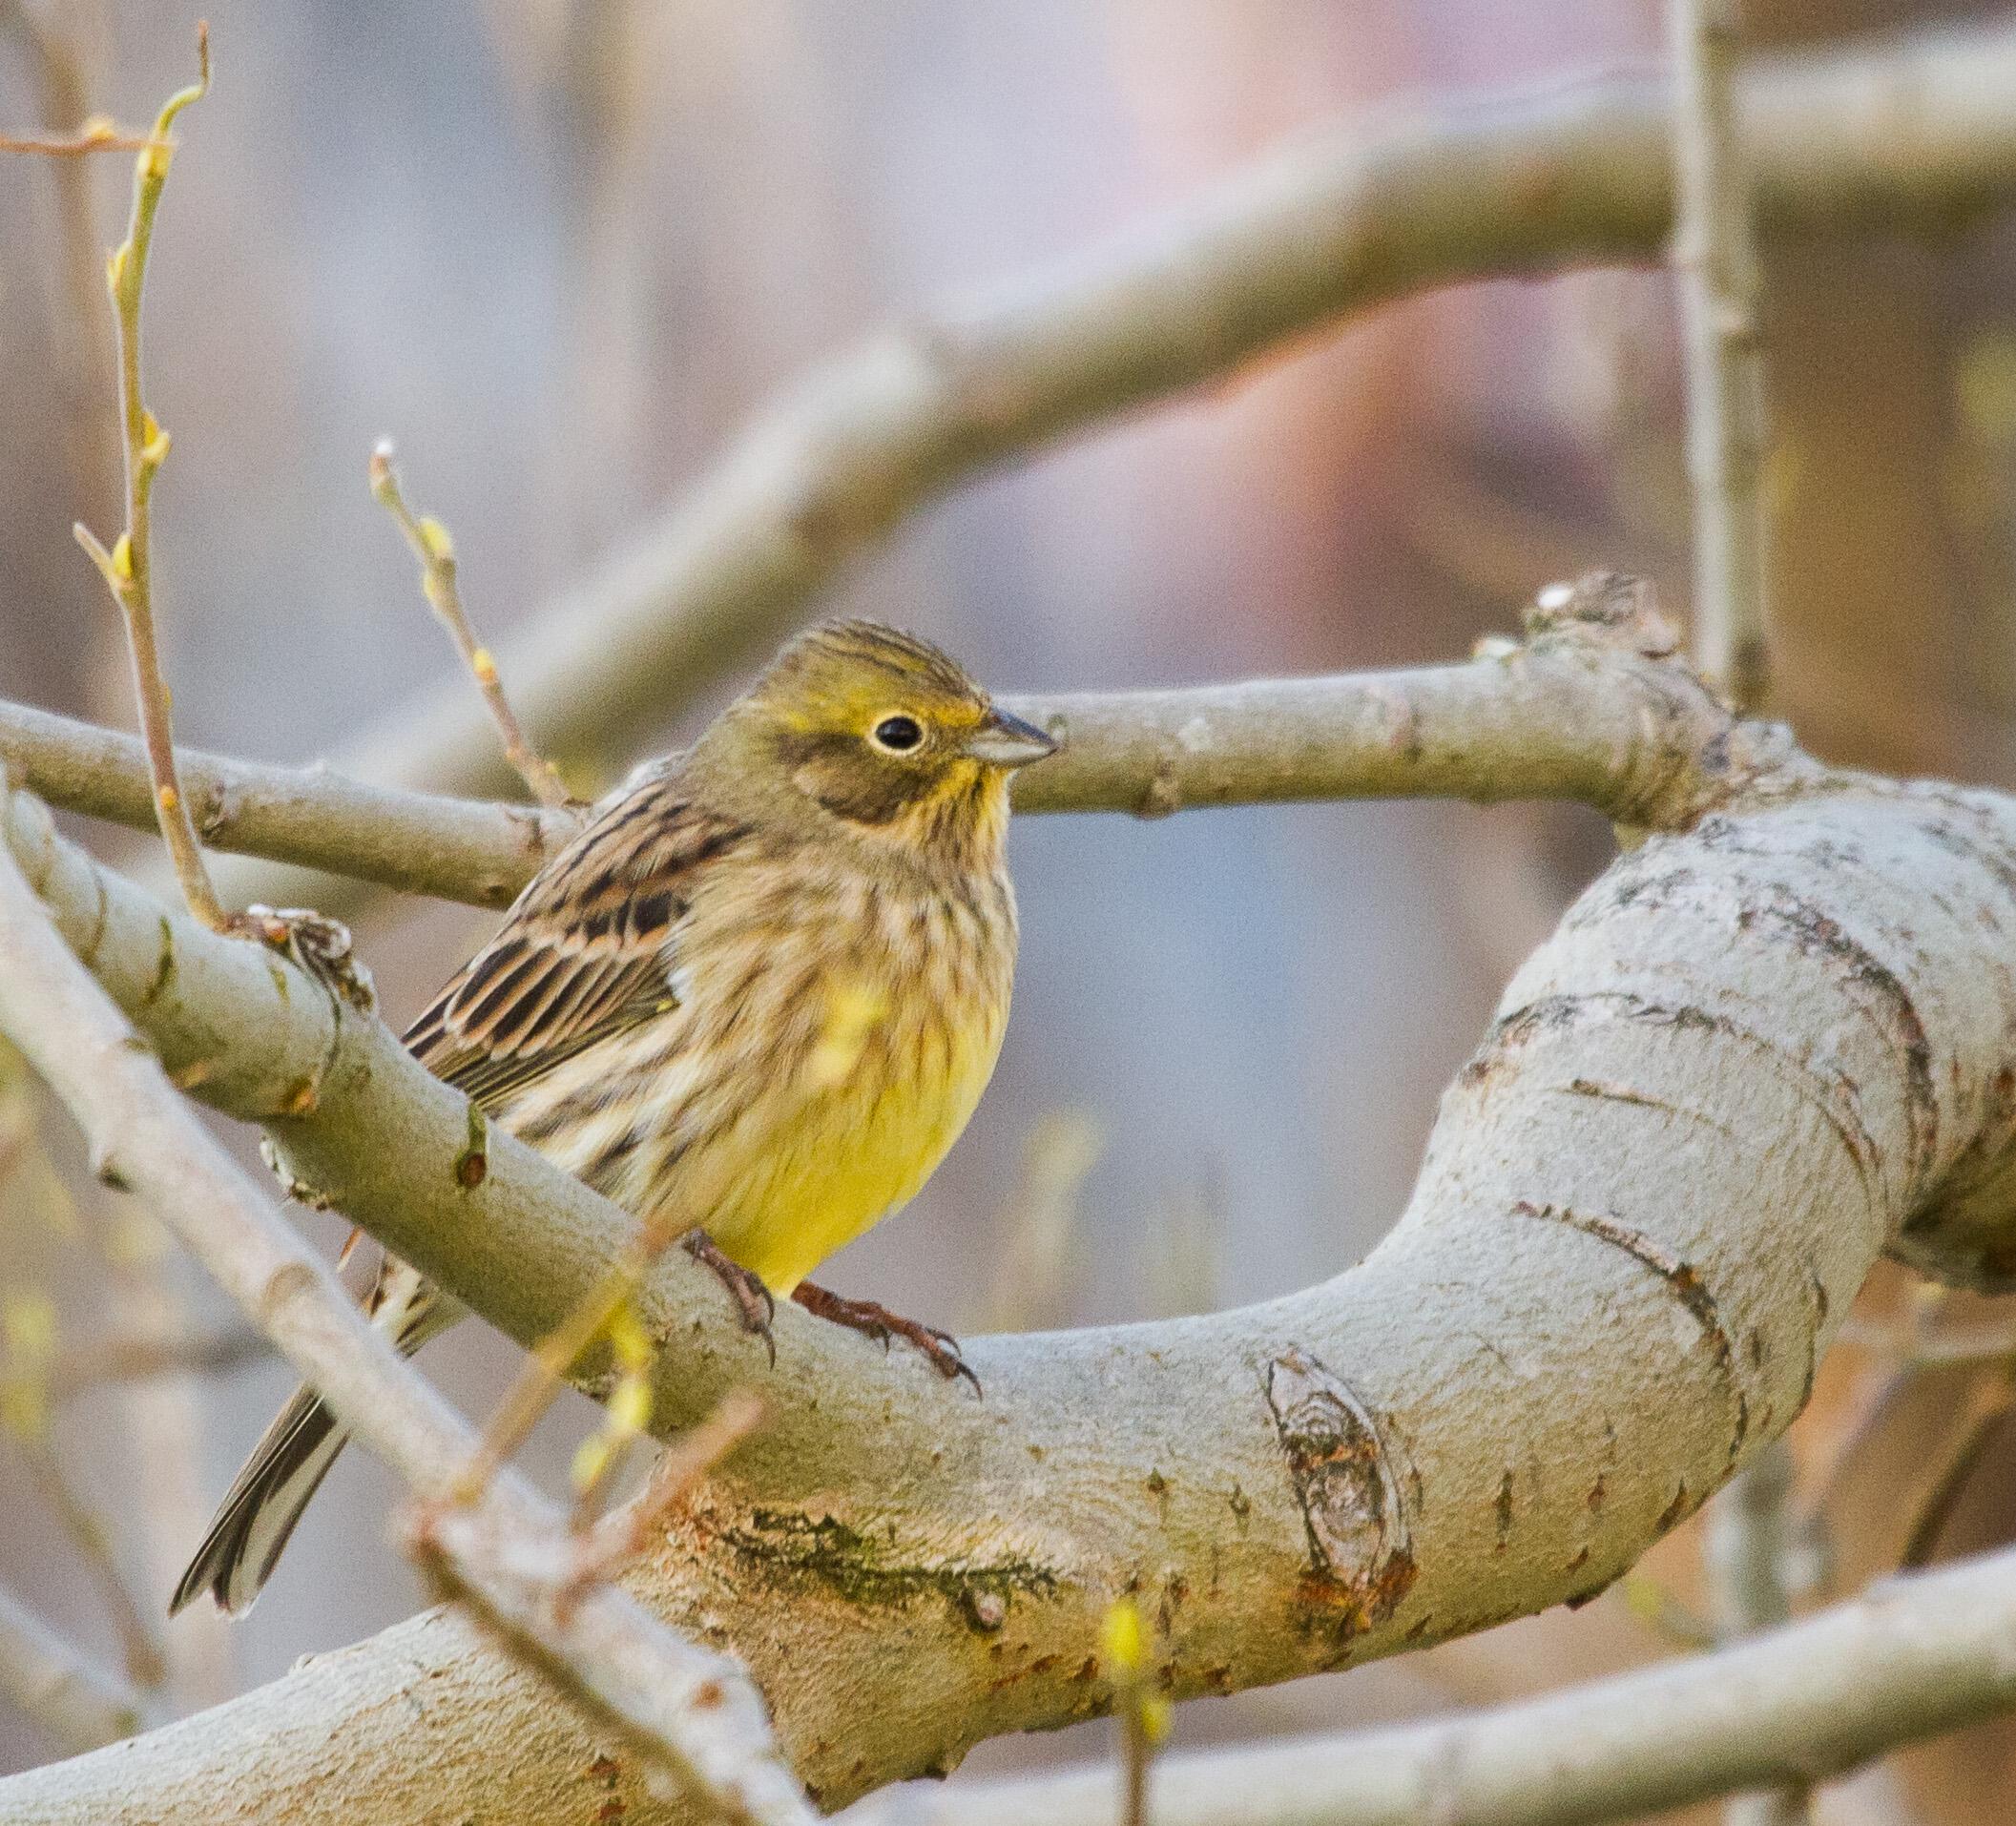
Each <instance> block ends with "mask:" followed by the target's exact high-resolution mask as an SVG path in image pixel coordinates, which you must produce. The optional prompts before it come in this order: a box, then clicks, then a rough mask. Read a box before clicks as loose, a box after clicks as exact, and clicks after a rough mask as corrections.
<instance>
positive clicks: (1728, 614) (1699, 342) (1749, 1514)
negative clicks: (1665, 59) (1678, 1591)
mask: <svg viewBox="0 0 2016 1826" xmlns="http://www.w3.org/2000/svg"><path fill="white" fill-rule="evenodd" d="M1737 5H1738V0H1669V4H1668V9H1667V22H1668V39H1669V44H1670V46H1671V49H1672V54H1673V266H1674V270H1675V272H1676V274H1677V276H1678V283H1679V295H1680V335H1681V342H1682V353H1683V355H1684V358H1685V365H1686V384H1687V472H1688V480H1689V483H1690V485H1691V492H1692V495H1693V500H1694V653H1695V657H1696V658H1697V659H1698V660H1699V662H1700V664H1701V666H1702V667H1703V669H1704V670H1705V671H1706V672H1707V673H1708V674H1709V676H1710V677H1712V678H1713V679H1715V682H1716V683H1717V684H1719V685H1720V686H1721V687H1722V688H1723V690H1725V691H1726V692H1728V694H1729V695H1730V696H1731V697H1733V698H1734V699H1735V701H1736V702H1737V703H1738V704H1739V705H1741V706H1743V707H1744V708H1745V709H1755V708H1756V707H1757V706H1758V705H1759V704H1760V703H1761V702H1762V700H1763V697H1764V695H1765V693H1766V691H1767V690H1768V689H1769V685H1770V663H1771V662H1770V649H1769V644H1768V640H1767V633H1766V628H1767V624H1766V608H1765V595H1764V590H1765V584H1764V512H1763V504H1762V500H1761V498H1760V497H1761V482H1762V476H1763V467H1764V454H1763V453H1764V436H1765V428H1764V386H1763V354H1762V350H1761V348H1760V346H1759V342H1758V335H1757V286H1758V280H1757V257H1756V237H1755V233H1754V225H1753V220H1752V210H1751V200H1750V186H1749V183H1748V180H1747V176H1746V174H1745V172H1744V170H1743V165H1742V156H1741V148H1740V146H1739V145H1738V142H1737V138H1736V118H1735V82H1734V78H1735V68H1736V62H1737V39H1738V31H1739V23H1738V16H1737ZM1791 1489H1792V1456H1791V1453H1790V1450H1789V1449H1788V1448H1787V1446H1786V1445H1785V1442H1783V1441H1782V1440H1778V1441H1776V1442H1773V1443H1772V1444H1771V1445H1770V1446H1769V1447H1767V1448H1766V1449H1765V1450H1764V1451H1763V1452H1762V1453H1760V1454H1759V1455H1758V1457H1757V1458H1756V1461H1755V1462H1754V1463H1752V1464H1750V1465H1749V1466H1747V1467H1746V1468H1745V1469H1744V1470H1742V1471H1739V1472H1738V1473H1737V1474H1736V1476H1735V1478H1733V1479H1732V1480H1731V1481H1730V1484H1729V1487H1728V1488H1727V1489H1726V1490H1724V1491H1723V1493H1722V1494H1721V1496H1719V1497H1718V1498H1717V1499H1716V1500H1715V1510H1714V1512H1713V1514H1712V1515H1711V1516H1710V1518H1709V1530H1708V1542H1707V1548H1706V1554H1707V1572H1708V1583H1709V1587H1710V1590H1711V1593H1712V1595H1713V1600H1714V1608H1715V1629H1716V1631H1717V1633H1718V1634H1719V1635H1721V1636H1723V1637H1724V1638H1735V1637H1737V1636H1743V1635H1748V1634H1751V1633H1752V1632H1754V1631H1756V1630H1759V1629H1774V1628H1776V1627H1777V1625H1778V1624H1781V1623H1783V1622H1785V1621H1786V1620H1787V1619H1788V1618H1789V1617H1790V1616H1791V1614H1792V1607H1791V1601H1790V1599H1789V1597H1788V1595H1787V1592H1786V1584H1785V1567H1786V1546H1787V1542H1786V1532H1787V1530H1786V1499H1787V1498H1788V1496H1789V1495H1790V1494H1791ZM1810 1816H1811V1793H1810V1791H1809V1790H1808V1789H1807V1788H1806V1787H1804V1786H1803V1785H1801V1786H1798V1787H1793V1788H1783V1789H1777V1790H1775V1791H1773V1792H1772V1793H1770V1794H1763V1795H1738V1796H1736V1798H1735V1799H1734V1800H1732V1801H1731V1802H1730V1803H1729V1806H1728V1809H1727V1811H1726V1814H1725V1818H1726V1819H1727V1820H1728V1823H1729V1826H1792V1822H1796V1821H1800V1820H1804V1819H1807V1818H1809V1817H1810Z"/></svg>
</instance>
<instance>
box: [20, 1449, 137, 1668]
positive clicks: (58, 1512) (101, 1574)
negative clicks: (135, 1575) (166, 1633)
mask: <svg viewBox="0 0 2016 1826" xmlns="http://www.w3.org/2000/svg"><path fill="white" fill-rule="evenodd" d="M14 1445H15V1448H16V1449H17V1450H18V1451H19V1452H20V1454H21V1457H22V1460H23V1462H24V1463H26V1464H27V1466H28V1470H29V1476H30V1481H31V1483H32V1484H34V1486H35V1489H36V1492H37V1493H38V1494H39V1495H40V1496H41V1498H42V1500H43V1502H44V1503H46V1504H48V1505H49V1507H50V1509H51V1510H52V1512H53V1513H54V1515H55V1517H56V1520H57V1521H58V1522H59V1523H61V1524H62V1526H63V1532H64V1533H65V1534H66V1535H68V1536H69V1537H70V1540H71V1542H72V1545H73V1546H75V1547H76V1549H77V1557H78V1558H79V1559H80V1560H81V1561H82V1562H83V1563H84V1569H85V1571H86V1573H87V1574H88V1575H89V1576H90V1579H91V1583H92V1585H93V1586H94V1587H95V1588H96V1590H97V1593H98V1600H99V1602H100V1603H101V1604H102V1605H103V1606H104V1607H105V1614H106V1615H107V1616H108V1617H110V1618H111V1619H112V1625H113V1629H114V1631H115V1632H116V1633H117V1635H118V1638H119V1653H120V1658H121V1660H123V1661H124V1663H125V1665H126V1675H127V1678H128V1679H130V1680H132V1681H134V1682H135V1684H137V1685H139V1686H142V1687H157V1686H159V1685H160V1683H161V1681H162V1679H163V1678H164V1677H165V1676H166V1674H167V1671H168V1664H167V1662H166V1660H165V1659H164V1657H163V1656H162V1653H161V1645H160V1643H159V1642H158V1641H157V1640H156V1637H155V1633H154V1629H153V1628H152V1627H151V1626H150V1625H149V1623H148V1621H147V1618H146V1615H145V1613H144V1612H143V1611H142V1610H141V1608H140V1606H139V1602H138V1600H137V1599H135V1597H134V1595H133V1593H132V1591H131V1590H129V1589H128V1588H127V1585H126V1575H125V1574H124V1573H123V1572H121V1571H120V1570H119V1562H118V1557H117V1555H116V1554H115V1553H114V1551H113V1546H112V1541H111V1538H110V1537H109V1536H108V1535H107V1533H106V1531H105V1524H104V1523H103V1522H102V1521H100V1520H99V1518H98V1514H97V1511H96V1510H94V1508H93V1507H92V1506H91V1505H90V1504H88V1503H86V1502H85V1501H84V1499H83V1498H82V1497H81V1496H79V1495H78V1494H77V1492H76V1491H75V1490H74V1489H73V1488H72V1486H71V1482H70V1474H69V1472H68V1471H67V1470H65V1468H64V1464H63V1457H62V1453H61V1450H60V1449H59V1448H58V1447H57V1445H56V1444H55V1443H54V1442H53V1441H52V1439H51V1438H50V1437H49V1436H48V1435H47V1434H39V1435H33V1436H16V1438H15V1440H14Z"/></svg>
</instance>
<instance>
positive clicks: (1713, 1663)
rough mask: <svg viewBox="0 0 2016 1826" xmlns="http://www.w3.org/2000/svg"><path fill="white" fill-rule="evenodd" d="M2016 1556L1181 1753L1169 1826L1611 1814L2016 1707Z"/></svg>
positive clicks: (1049, 1800) (878, 1805)
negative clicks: (1566, 1672)
mask: <svg viewBox="0 0 2016 1826" xmlns="http://www.w3.org/2000/svg"><path fill="white" fill-rule="evenodd" d="M2012 1594H2016V1554H2011V1553H2000V1554H1996V1555H1994V1556H1992V1557H1990V1558H1987V1559H1983V1560H1976V1561H1971V1562H1969V1563H1968V1564H1966V1565H1964V1566H1956V1567H1948V1568H1945V1569H1943V1570H1942V1571H1939V1572H1935V1573H1925V1574H1920V1575H1918V1576H1917V1577H1915V1578H1910V1579H1895V1580H1892V1581H1890V1582H1889V1583H1888V1584H1885V1585H1882V1586H1880V1587H1876V1588H1875V1589H1874V1590H1872V1591H1870V1592H1868V1593H1867V1594H1866V1595H1864V1596H1862V1597H1860V1598H1857V1599H1855V1600H1854V1601H1852V1602H1850V1603H1847V1604H1842V1605H1837V1606H1836V1607H1834V1608H1832V1609H1829V1610H1826V1611H1823V1612H1821V1613H1820V1614H1819V1616H1816V1617H1814V1618H1812V1619H1810V1620H1809V1621H1807V1622H1805V1623H1801V1624H1798V1625H1797V1626H1795V1627H1793V1628H1790V1629H1780V1630H1778V1631H1777V1632H1776V1633H1774V1634H1771V1635H1768V1636H1762V1637H1757V1638H1755V1639H1753V1640H1751V1641H1749V1642H1747V1643H1745V1644H1743V1645H1742V1646H1741V1647H1740V1648H1733V1649H1728V1650H1723V1651H1722V1652H1720V1653H1718V1654H1713V1655H1702V1656H1698V1657H1696V1658H1694V1659H1693V1660H1689V1661H1680V1662H1673V1663H1669V1664H1667V1665H1666V1666H1664V1667H1659V1668H1652V1669H1648V1670H1645V1671H1644V1672H1642V1673H1633V1674H1627V1675H1624V1676H1622V1677H1620V1678H1615V1679H1610V1680H1602V1681H1595V1682H1592V1683H1590V1685H1588V1686H1584V1687H1576V1688H1571V1689H1569V1691H1565V1692H1558V1693H1550V1694H1548V1696H1547V1697H1546V1698H1544V1699H1536V1700H1530V1701H1527V1702H1525V1703H1522V1704H1519V1705H1512V1706H1503V1707H1499V1708H1496V1709H1494V1710H1492V1711H1489V1712H1472V1713H1469V1714H1467V1715H1466V1716H1464V1717H1460V1718H1454V1719H1449V1720H1446V1721H1442V1720H1438V1721H1436V1722H1435V1723H1432V1724H1427V1725H1422V1726H1417V1727H1412V1728H1408V1729H1403V1730H1396V1731H1382V1732H1368V1733H1362V1734H1358V1735H1351V1736H1340V1737H1330V1738H1315V1739H1310V1740H1307V1741H1302V1742H1291V1743H1280V1744H1269V1745H1264V1746H1257V1747H1254V1748H1252V1749H1244V1750H1232V1751H1223V1752H1219V1753H1215V1754H1208V1755H1188V1756H1184V1755H1178V1756H1174V1757H1170V1758H1167V1759H1165V1761H1164V1762H1163V1763H1162V1764H1161V1765H1160V1766H1159V1767H1158V1769H1157V1771H1156V1775H1157V1793H1156V1801H1155V1815H1154V1817H1155V1826H1252V1822H1254V1821H1256V1820H1264V1821H1266V1823H1267V1826H1420V1822H1422V1821H1424V1820H1433V1821H1434V1822H1436V1826H1596V1823H1597V1822H1599V1821H1605V1820H1614V1819H1626V1818H1631V1819H1636V1818H1638V1817H1639V1816H1641V1815H1647V1814H1654V1813H1663V1812H1664V1811H1665V1810H1666V1809H1668V1808H1671V1807H1683V1806H1685V1805H1687V1803H1688V1802H1690V1801H1699V1800H1707V1799H1710V1798H1712V1797H1714V1796H1715V1795H1727V1794H1733V1793H1735V1792H1736V1791H1738V1790H1742V1789H1752V1788H1759V1787H1762V1786H1764V1785H1766V1784H1773V1783H1803V1782H1814V1781H1824V1780H1827V1779H1828V1778H1830V1777H1832V1776H1835V1775H1839V1774H1845V1773H1846V1772H1848V1771H1849V1770H1852V1769H1854V1768H1856V1767H1858V1766H1859V1765H1860V1764H1862V1763H1865V1762H1868V1761H1870V1760H1871V1759H1873V1758H1875V1757H1877V1756H1880V1755H1881V1754H1882V1753H1884V1752H1886V1751H1890V1750H1895V1749H1897V1748H1899V1747H1900V1746H1902V1745H1903V1744H1908V1743H1911V1742H1914V1741H1915V1740H1917V1739H1920V1738H1923V1737H1929V1736H1933V1735H1935V1734H1937V1733H1941V1732H1945V1731H1955V1730H1958V1729H1959V1728H1960V1727H1961V1726H1963V1725H1970V1724H1974V1723H1976V1722H1978V1721H1979V1720H1981V1719H1983V1718H1986V1717H1991V1716H1993V1715H1994V1714H1996V1713H1998V1712H2007V1711H2010V1710H2011V1709H2016V1658H2012V1657H2011V1655H2010V1653H2009V1645H2010V1642H2011V1641H2012V1639H2016V1596H2012ZM1114 1804H1115V1781H1114V1776H1113V1774H1112V1771H1111V1770H1110V1769H1088V1770H1073V1771H1070V1772H1069V1773H1068V1774H1058V1775H1054V1776H1049V1777H1044V1778H1040V1779H1035V1780H1029V1781H1018V1782H1003V1783H1000V1784H999V1785H997V1786H991V1787H987V1788H981V1789H972V1790H967V1791H966V1792H965V1793H960V1792H959V1791H957V1790H952V1791H947V1792H946V1793H943V1794H938V1795H932V1794H929V1793H926V1792H922V1791H918V1790H914V1789H913V1790H906V1791H904V1794H903V1795H902V1796H901V1802H900V1804H896V1803H893V1802H889V1803H885V1802H879V1801H870V1802H866V1803H864V1804H863V1806H861V1807H860V1808H857V1809H856V1810H854V1812H852V1813H849V1814H848V1815H847V1816H846V1826H881V1822H883V1821H884V1820H887V1821H889V1822H890V1826H895V1823H896V1822H898V1821H900V1822H901V1826H1025V1822H1028V1821H1033V1820H1041V1821H1042V1822H1043V1826H1109V1822H1111V1821H1112V1818H1113V1816H1114V1814H1113V1810H1114Z"/></svg>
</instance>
